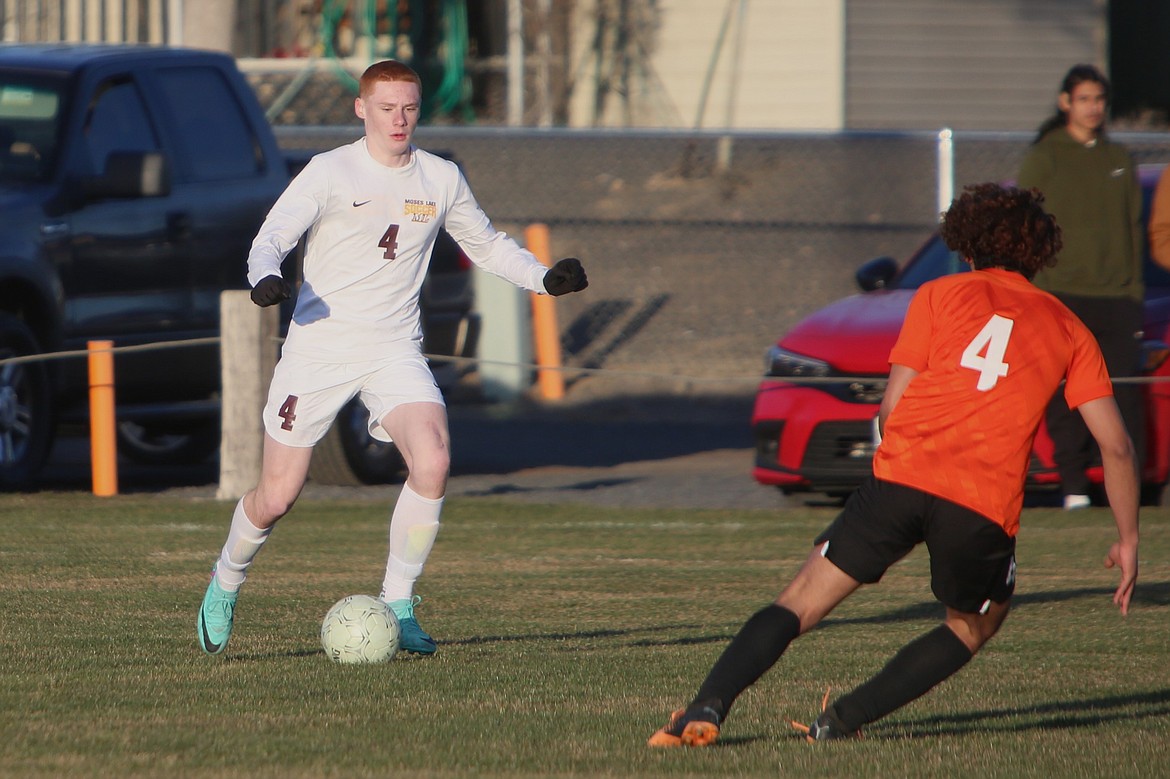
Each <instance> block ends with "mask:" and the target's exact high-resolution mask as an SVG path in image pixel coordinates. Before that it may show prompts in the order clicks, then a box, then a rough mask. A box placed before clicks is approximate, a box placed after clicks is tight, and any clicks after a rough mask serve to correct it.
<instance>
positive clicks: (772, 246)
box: [279, 120, 1170, 391]
mask: <svg viewBox="0 0 1170 779" xmlns="http://www.w3.org/2000/svg"><path fill="white" fill-rule="evenodd" d="M279 135H280V138H281V141H282V144H283V145H284V146H285V147H286V148H289V149H294V148H295V149H325V148H330V147H332V146H336V145H339V144H341V143H345V142H348V141H352V140H354V139H356V138H358V137H359V136H360V135H361V128H360V126H359V124H358V123H357V121H356V120H354V121H353V122H352V123H351V124H350V125H349V126H347V127H328V128H303V127H284V128H280V130H279ZM417 139H418V142H419V144H420V146H422V147H423V148H430V149H436V150H440V149H441V150H447V151H450V152H452V153H453V154H454V155H455V156H456V158H457V159H458V160H459V161H460V162H461V163H462V164H463V166H464V169H465V171H466V173H467V176H468V179H469V181H470V183H471V185H472V188H473V190H475V192H476V195H477V197H478V199H479V201H480V203H481V205H482V206H483V207H484V210H485V211H486V212H487V213H488V215H489V216H490V217H491V218H492V219H493V221H494V222H495V223H496V225H497V226H499V227H501V228H502V229H506V230H508V231H509V232H512V233H514V234H519V233H520V231H521V230H522V228H523V227H524V226H526V225H528V224H531V223H533V222H544V223H547V224H549V225H550V227H551V233H552V252H553V254H554V256H567V255H575V256H578V257H581V258H582V260H583V261H584V262H585V264H586V267H587V268H588V272H589V278H590V286H589V290H588V291H587V292H586V293H585V294H583V295H570V296H567V297H565V298H562V299H561V300H560V301H558V306H559V307H560V312H561V317H562V320H561V327H562V334H563V339H564V346H565V350H566V355H567V361H568V363H569V364H571V365H577V366H588V367H604V368H609V369H614V370H620V371H634V372H650V373H654V374H659V375H661V376H663V377H669V378H664V379H663V381H664V382H666V383H665V384H663V387H664V388H667V389H670V388H675V389H677V388H680V387H686V386H694V387H697V386H700V385H704V384H707V383H710V386H712V387H718V390H719V391H724V390H737V391H738V390H744V389H749V388H750V387H751V386H752V385H753V382H754V377H758V376H759V375H760V373H761V366H762V356H763V353H764V350H765V349H766V348H767V347H768V346H769V345H770V344H771V343H772V342H773V341H774V340H775V338H776V337H778V336H779V335H780V334H781V333H783V332H784V331H785V330H787V329H788V328H790V327H791V326H792V325H794V324H795V323H796V322H797V321H799V320H800V319H801V318H802V317H804V316H806V315H807V314H809V313H811V312H812V311H814V310H816V309H817V308H820V307H821V306H823V305H825V304H826V303H829V302H830V301H832V300H834V299H836V298H838V297H841V296H843V295H847V294H850V293H852V292H855V291H856V287H855V285H854V281H853V273H854V271H855V270H856V268H857V267H858V266H859V265H860V264H861V263H862V262H864V261H866V260H868V259H871V258H873V257H877V256H881V255H890V256H893V257H895V258H897V259H899V260H902V259H904V258H906V257H907V256H908V255H909V254H910V253H911V252H912V251H913V250H914V249H915V248H916V247H917V246H918V244H919V243H920V242H921V241H922V240H923V239H924V238H925V237H926V236H927V235H928V234H929V233H930V231H931V230H932V229H933V227H934V225H935V224H936V223H937V217H938V212H939V207H938V202H939V199H938V198H939V196H938V192H937V182H938V180H939V170H938V164H939V163H938V134H936V133H888V134H863V133H824V134H784V133H775V134H758V135H753V134H735V135H731V136H726V137H721V136H719V135H717V134H710V133H703V134H696V133H654V132H608V131H607V132H598V131H594V132H588V131H509V130H503V129H499V128H495V129H473V128H442V127H427V128H423V129H421V130H420V131H419V134H418V136H417ZM1117 139H1118V140H1120V141H1121V142H1123V143H1125V144H1126V145H1127V146H1128V147H1129V148H1130V149H1131V151H1132V152H1133V154H1134V156H1135V158H1136V160H1137V161H1138V162H1141V163H1155V162H1164V161H1167V160H1170V136H1167V135H1162V134H1158V135H1150V134H1141V135H1137V134H1134V135H1130V134H1126V135H1118V136H1117ZM1030 142H1031V136H1030V135H1028V134H1023V133H1010V134H1009V133H1004V134H989V133H954V134H953V143H954V185H955V187H956V188H957V189H958V188H961V187H962V186H963V185H964V184H970V183H975V182H980V181H989V180H1004V179H1009V178H1012V177H1013V176H1014V175H1015V174H1016V171H1017V169H1018V166H1019V163H1020V161H1021V159H1022V157H1023V155H1024V153H1025V151H1026V150H1027V147H1028V145H1029V143H1030ZM720 384H722V385H723V386H719V385H720Z"/></svg>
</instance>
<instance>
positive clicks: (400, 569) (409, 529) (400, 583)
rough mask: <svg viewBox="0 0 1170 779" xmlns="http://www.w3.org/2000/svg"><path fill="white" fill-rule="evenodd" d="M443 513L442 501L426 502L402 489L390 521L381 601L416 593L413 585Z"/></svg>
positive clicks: (434, 499) (437, 531)
mask: <svg viewBox="0 0 1170 779" xmlns="http://www.w3.org/2000/svg"><path fill="white" fill-rule="evenodd" d="M442 510H443V499H442V498H424V497H422V496H421V495H419V494H418V493H417V492H415V491H414V490H412V489H411V488H410V487H409V486H408V485H405V484H404V485H402V492H401V493H399V495H398V503H396V504H395V506H394V513H393V514H392V515H391V517H390V554H389V556H388V558H387V560H386V578H385V579H383V580H382V596H381V597H382V600H384V601H386V602H387V603H390V602H392V601H396V600H402V599H404V598H409V597H410V596H411V595H412V594H413V593H414V583H415V582H416V581H417V580H418V577H419V576H420V575H421V574H422V569H423V564H424V563H425V562H426V561H427V557H428V556H430V554H431V549H432V547H434V545H435V536H437V535H438V534H439V513H440V512H441V511H442Z"/></svg>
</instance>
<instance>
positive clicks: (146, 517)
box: [0, 494, 1170, 779]
mask: <svg viewBox="0 0 1170 779" xmlns="http://www.w3.org/2000/svg"><path fill="white" fill-rule="evenodd" d="M230 511H231V506H230V505H228V504H224V503H215V502H210V501H188V500H174V499H170V498H161V497H151V496H136V497H118V498H112V499H97V498H92V497H89V496H86V495H57V494H42V495H4V496H0V528H2V534H0V566H2V570H3V574H2V575H0V587H2V590H3V592H2V601H0V603H2V604H3V605H2V606H0V614H2V615H3V619H2V624H3V630H2V632H0V636H2V639H0V641H2V644H0V647H2V648H0V652H2V657H3V661H2V662H0V678H2V684H0V739H2V741H0V755H2V756H0V776H5V777H24V776H44V777H58V776H117V777H125V776H151V777H153V776H165V777H192V776H209V777H210V776H215V777H220V776H240V777H245V776H246V777H362V776H411V777H452V776H481V775H493V776H514V777H546V776H658V775H664V776H688V775H689V776H700V775H702V776H789V775H790V776H797V777H816V776H835V777H839V776H865V777H877V776H890V777H900V778H901V777H943V776H954V777H966V776H971V777H981V779H983V778H986V777H1016V776H1037V777H1074V776H1083V777H1100V776H1109V777H1111V778H1113V777H1153V776H1165V775H1166V772H1167V770H1168V769H1167V766H1170V533H1168V532H1167V524H1168V522H1167V520H1168V519H1170V512H1166V511H1160V510H1159V511H1148V512H1146V514H1145V517H1144V520H1143V533H1144V537H1143V546H1142V554H1141V564H1142V571H1141V578H1140V580H1139V585H1138V590H1137V594H1136V596H1135V599H1134V605H1133V609H1132V611H1131V613H1130V616H1129V617H1128V618H1122V617H1121V616H1120V615H1119V614H1118V612H1117V610H1116V609H1115V608H1114V607H1113V605H1112V603H1111V602H1110V595H1111V593H1112V591H1113V587H1114V585H1115V582H1116V574H1115V572H1113V571H1106V570H1104V569H1103V568H1101V558H1102V556H1103V554H1104V551H1105V549H1106V548H1107V546H1108V544H1109V543H1110V542H1111V540H1112V539H1113V537H1114V532H1113V529H1112V522H1111V520H1110V518H1109V515H1108V513H1107V512H1105V511H1103V510H1099V509H1093V510H1087V511H1083V512H1078V513H1073V514H1065V513H1063V512H1059V511H1047V510H1030V511H1028V512H1027V513H1026V516H1025V517H1024V523H1023V531H1022V533H1021V536H1020V542H1019V550H1018V558H1019V563H1020V573H1019V584H1018V587H1017V595H1016V609H1015V611H1014V613H1013V614H1012V615H1011V616H1010V617H1009V618H1008V621H1007V623H1006V624H1005V626H1004V629H1003V631H1002V632H1001V634H1000V635H999V636H998V637H997V638H996V639H995V640H993V641H992V642H991V644H990V645H989V646H988V647H987V648H986V649H985V650H984V652H983V653H982V654H980V655H979V656H978V657H977V658H975V660H974V661H973V662H972V663H971V664H970V665H968V666H967V668H966V669H965V670H964V671H963V672H962V673H960V674H959V675H958V676H956V677H955V678H953V679H951V680H950V681H948V682H947V683H945V684H944V685H942V686H941V687H939V688H938V689H936V690H935V691H934V692H932V693H931V694H930V695H928V696H926V697H924V698H922V699H920V700H918V701H916V702H915V703H912V704H911V705H909V706H907V707H906V708H904V709H902V710H901V711H898V712H896V713H894V714H893V715H892V716H890V717H889V718H887V719H886V720H883V721H882V722H880V723H877V724H875V725H873V726H871V727H870V728H869V729H867V732H866V738H865V739H864V740H862V741H856V742H846V743H832V744H823V745H817V746H810V745H808V744H806V743H805V742H804V741H803V739H802V738H800V737H798V736H797V735H796V734H795V732H794V731H792V730H791V728H790V726H789V725H788V721H789V720H790V719H798V720H802V721H808V720H810V719H811V718H812V717H813V716H814V715H815V713H816V711H817V709H818V706H819V702H820V699H821V695H822V694H823V693H824V691H825V688H826V687H827V686H832V687H833V688H847V687H850V686H852V685H854V684H856V683H858V682H859V681H861V680H862V679H864V678H866V677H867V676H869V675H870V674H871V673H873V672H874V671H875V670H876V669H877V668H879V667H880V666H881V665H882V664H883V663H884V662H885V660H886V659H887V658H888V657H889V656H890V655H891V654H892V653H893V652H894V651H896V650H897V648H898V647H900V646H901V645H902V644H904V643H905V642H907V641H908V640H910V639H911V638H913V637H915V636H917V635H920V634H921V633H923V632H925V631H927V630H928V629H930V628H931V627H933V626H934V624H935V623H936V621H937V620H938V619H939V617H940V615H941V608H940V607H939V606H938V605H937V604H936V603H935V602H934V601H933V598H932V597H931V594H930V591H929V587H928V583H927V578H926V577H927V559H926V556H925V555H924V554H922V553H921V552H915V553H914V554H912V555H911V556H910V557H908V558H907V559H906V560H904V561H903V562H901V563H899V564H898V565H897V566H895V567H894V569H892V570H891V571H890V573H889V574H888V575H887V576H886V579H885V580H884V581H883V582H882V583H881V584H880V585H877V586H875V587H871V588H866V589H863V590H861V591H860V592H858V593H857V594H856V595H855V596H854V597H853V598H851V599H850V600H849V601H847V602H846V603H845V604H843V605H842V606H841V607H840V608H839V609H838V610H837V612H835V613H834V614H832V615H831V616H830V617H829V619H828V620H826V621H825V622H824V623H823V624H822V626H820V627H819V628H818V629H817V630H815V631H813V632H811V633H810V634H809V635H807V636H805V637H804V638H802V639H800V640H799V641H797V642H796V643H795V644H794V645H793V646H792V647H791V648H790V649H789V651H788V653H787V654H786V655H785V656H784V658H783V659H782V660H781V661H780V663H779V664H778V665H777V666H776V667H775V668H774V669H773V670H772V671H771V672H770V673H769V674H768V675H766V676H765V677H764V678H763V680H761V682H760V683H759V684H757V685H756V687H754V688H753V689H751V690H749V691H748V692H747V693H745V695H744V696H743V697H741V699H740V701H739V702H738V703H737V705H736V708H735V710H734V711H733V713H732V716H731V718H730V720H729V721H728V723H727V724H726V726H725V728H724V738H723V740H722V741H721V742H720V743H719V744H718V745H717V746H715V747H713V748H710V749H705V750H669V751H657V750H650V749H648V748H646V747H645V746H644V744H645V741H646V739H647V737H649V735H650V734H651V733H652V732H653V731H654V730H655V729H656V728H657V727H658V726H660V725H661V724H662V723H663V722H664V721H665V718H666V716H667V714H668V713H669V711H670V710H671V709H672V708H674V707H677V706H678V705H680V704H682V703H685V702H686V700H687V699H688V698H689V696H690V695H691V694H692V693H693V692H694V690H695V688H696V687H697V685H698V683H699V682H700V681H701V679H702V676H703V675H704V674H705V673H706V671H707V669H708V668H709V666H710V664H711V663H712V662H713V661H714V659H715V657H716V656H717V655H718V653H719V652H720V651H721V650H722V648H723V647H724V645H725V644H726V642H727V641H728V640H729V639H730V637H731V635H732V634H733V633H734V632H735V631H736V630H737V629H738V628H739V626H740V625H741V624H742V622H743V621H744V620H745V619H746V618H747V617H748V616H750V614H751V613H753V612H754V611H755V610H756V609H757V608H759V607H760V606H762V605H764V604H765V603H767V602H768V601H770V600H771V598H772V597H774V595H775V593H776V592H777V590H778V588H779V587H780V586H781V585H782V584H783V583H784V582H785V581H786V580H787V578H788V577H789V576H791V574H792V573H793V572H794V571H795V569H796V567H797V565H798V564H799V562H800V561H801V560H802V559H803V557H804V555H805V553H806V551H807V549H808V545H809V542H810V541H811V539H812V537H813V535H814V534H815V533H816V532H817V531H819V530H820V529H821V528H822V527H823V526H824V525H825V524H826V523H827V522H828V521H829V520H830V519H831V518H832V516H833V511H831V510H828V509H807V510H790V511H784V512H748V513H745V512H727V513H722V512H710V511H674V510H670V511H667V510H662V511H646V510H637V511H634V510H628V511H626V510H611V509H596V508H590V507H583V506H530V505H517V504H511V503H505V502H499V501H489V500H478V499H463V500H452V501H449V503H448V505H447V508H446V511H445V514H444V527H443V530H442V532H441V534H440V536H439V541H438V544H437V545H436V547H435V552H434V554H433V555H432V557H431V561H430V563H429V564H428V568H427V572H426V574H425V575H424V577H423V579H422V582H421V583H420V586H419V588H418V591H419V593H420V594H421V595H422V596H423V597H424V602H423V604H422V606H421V607H420V609H419V612H418V613H419V616H420V621H421V622H422V624H423V626H424V627H426V628H427V629H428V630H430V632H432V633H433V634H434V635H435V637H436V638H437V639H438V640H439V642H440V649H439V653H438V654H437V655H436V656H435V657H433V658H426V659H423V658H414V657H405V656H404V657H399V658H396V659H395V660H394V661H393V662H391V663H389V664H385V665H380V666H338V665H334V664H332V663H330V662H329V661H328V660H327V659H326V658H325V656H324V654H323V653H322V652H321V649H320V646H319V643H318V639H317V631H318V628H319V625H320V620H321V617H322V616H323V615H324V613H325V611H326V610H327V609H328V607H329V606H330V605H331V604H332V603H333V602H334V601H336V600H338V599H339V598H341V597H342V596H344V595H348V594H352V593H358V592H367V593H376V590H377V588H378V586H379V585H380V583H381V577H382V568H383V564H384V560H385V536H386V520H387V516H388V507H387V506H385V505H374V504H366V503H337V502H310V501H306V502H302V503H301V504H299V505H298V506H297V508H296V509H295V510H294V512H293V514H291V515H290V516H289V517H288V518H287V519H286V520H284V522H283V523H282V524H281V526H280V527H279V528H278V530H277V532H276V533H275V534H274V535H273V537H272V539H271V541H270V542H269V544H268V546H267V548H266V549H265V550H264V552H263V554H261V556H260V557H259V558H258V560H257V563H256V565H255V566H254V568H253V571H252V578H251V579H250V581H249V583H248V585H247V586H246V587H245V589H244V592H243V595H242V596H241V599H240V605H239V608H238V609H237V616H236V630H235V634H234V635H233V637H232V642H231V645H230V646H229V647H228V650H227V652H226V653H225V655H224V656H223V657H217V658H211V657H205V656H204V655H203V654H202V653H201V652H200V651H199V649H198V648H197V645H196V642H195V612H196V608H197V606H198V604H199V601H200V599H201V598H202V594H203V590H204V587H205V586H206V582H207V574H208V570H209V567H210V565H211V563H212V561H213V559H214V557H215V555H216V554H217V552H218V549H219V546H220V544H221V543H222V542H223V538H224V535H225V533H226V529H227V523H228V518H229V515H230Z"/></svg>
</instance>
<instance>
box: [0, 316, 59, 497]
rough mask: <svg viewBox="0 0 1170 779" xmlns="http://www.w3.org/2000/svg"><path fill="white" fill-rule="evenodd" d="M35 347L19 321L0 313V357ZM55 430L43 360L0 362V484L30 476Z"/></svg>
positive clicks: (41, 462) (30, 351)
mask: <svg viewBox="0 0 1170 779" xmlns="http://www.w3.org/2000/svg"><path fill="white" fill-rule="evenodd" d="M40 351H41V349H40V347H39V346H38V345H37V339H36V337H35V336H34V335H33V334H32V331H31V330H29V329H28V326H27V325H25V324H24V322H22V321H21V320H19V319H17V318H16V317H14V316H10V315H8V314H0V359H8V358H11V357H20V356H23V355H26V354H37V353H39V352H40ZM55 430H56V424H55V422H54V419H53V393H52V390H51V388H50V386H49V371H48V368H47V367H46V365H45V363H44V362H27V363H17V364H7V365H0V485H18V484H23V483H25V482H27V481H29V480H30V479H32V477H33V476H35V475H36V474H37V472H38V471H40V469H41V467H42V466H43V465H44V464H45V460H46V458H48V456H49V448H50V447H51V446H52V443H53V434H54V432H55Z"/></svg>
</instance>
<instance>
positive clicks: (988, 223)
mask: <svg viewBox="0 0 1170 779" xmlns="http://www.w3.org/2000/svg"><path fill="white" fill-rule="evenodd" d="M1043 202H1044V196H1043V195H1042V194H1040V192H1039V191H1038V190H1035V189H1031V190H1024V189H1017V188H1015V187H1003V186H1000V185H999V184H994V183H986V184H973V185H971V186H968V187H964V188H963V194H961V195H959V197H957V198H955V200H954V202H952V203H951V207H950V208H948V209H947V211H946V213H945V214H943V222H942V230H941V233H942V237H943V240H944V241H945V242H946V244H947V247H948V248H950V249H953V250H954V251H957V252H959V253H960V254H962V255H963V256H964V257H965V258H967V259H969V260H970V261H971V265H972V266H973V267H974V268H975V269H976V270H981V269H983V268H1005V269H1007V270H1013V271H1016V272H1018V273H1021V274H1023V276H1024V278H1026V279H1028V280H1031V279H1032V277H1034V276H1035V275H1036V272H1037V271H1039V270H1040V269H1041V268H1045V267H1051V266H1053V265H1055V264H1056V254H1057V253H1058V252H1059V251H1060V249H1061V246H1062V245H1063V243H1062V241H1061V237H1060V226H1059V225H1057V224H1056V219H1055V218H1054V217H1053V216H1051V215H1050V214H1048V213H1046V212H1045V211H1044V209H1043V208H1042V207H1041V204H1042V203H1043Z"/></svg>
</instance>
